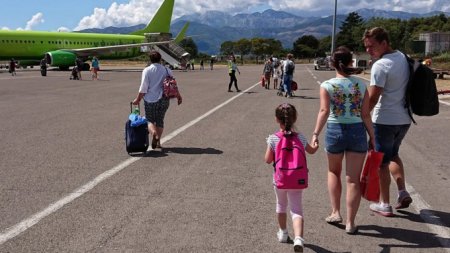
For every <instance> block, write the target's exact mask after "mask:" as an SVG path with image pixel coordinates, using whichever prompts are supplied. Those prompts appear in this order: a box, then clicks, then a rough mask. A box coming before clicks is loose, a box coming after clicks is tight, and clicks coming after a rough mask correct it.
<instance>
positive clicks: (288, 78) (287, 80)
mask: <svg viewBox="0 0 450 253" xmlns="http://www.w3.org/2000/svg"><path fill="white" fill-rule="evenodd" d="M292 79H293V75H286V74H284V77H283V88H284V91H285V92H287V94H289V95H291V83H292Z"/></svg>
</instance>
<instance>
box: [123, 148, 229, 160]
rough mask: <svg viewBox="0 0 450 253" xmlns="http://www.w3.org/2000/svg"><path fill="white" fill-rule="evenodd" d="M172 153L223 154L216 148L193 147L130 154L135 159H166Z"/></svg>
mask: <svg viewBox="0 0 450 253" xmlns="http://www.w3.org/2000/svg"><path fill="white" fill-rule="evenodd" d="M170 153H174V154H183V155H203V154H207V155H220V154H223V151H222V150H218V149H215V148H193V147H184V148H180V147H178V148H164V147H163V149H162V150H151V151H147V152H146V153H145V154H144V153H139V154H130V156H134V157H153V158H156V157H165V156H168V155H169V154H170Z"/></svg>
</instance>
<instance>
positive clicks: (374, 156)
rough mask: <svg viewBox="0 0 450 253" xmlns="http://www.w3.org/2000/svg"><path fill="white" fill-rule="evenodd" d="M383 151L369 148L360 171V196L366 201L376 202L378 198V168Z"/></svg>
mask: <svg viewBox="0 0 450 253" xmlns="http://www.w3.org/2000/svg"><path fill="white" fill-rule="evenodd" d="M383 155H384V154H383V153H382V152H377V151H375V150H369V152H368V153H367V159H366V164H365V165H364V168H363V171H362V173H361V180H360V183H361V196H362V197H363V198H365V199H367V200H368V201H373V202H378V201H379V200H380V177H379V175H378V170H379V168H380V165H381V162H382V161H383Z"/></svg>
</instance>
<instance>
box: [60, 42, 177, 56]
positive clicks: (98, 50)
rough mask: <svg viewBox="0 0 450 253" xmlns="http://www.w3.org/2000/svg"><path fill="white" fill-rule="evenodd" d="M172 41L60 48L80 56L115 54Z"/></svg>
mask: <svg viewBox="0 0 450 253" xmlns="http://www.w3.org/2000/svg"><path fill="white" fill-rule="evenodd" d="M170 42H172V41H159V42H145V43H136V44H125V45H114V46H105V47H89V48H80V49H60V51H66V52H71V53H74V54H76V55H77V56H80V57H88V56H101V55H109V54H113V53H115V52H125V51H127V50H129V49H132V48H140V50H141V51H142V52H145V51H148V47H149V46H153V45H162V44H168V43H170Z"/></svg>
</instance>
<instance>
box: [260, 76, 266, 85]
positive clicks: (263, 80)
mask: <svg viewBox="0 0 450 253" xmlns="http://www.w3.org/2000/svg"><path fill="white" fill-rule="evenodd" d="M265 82H266V79H265V78H264V75H262V77H261V86H262V87H266V85H265Z"/></svg>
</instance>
